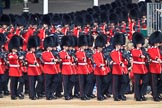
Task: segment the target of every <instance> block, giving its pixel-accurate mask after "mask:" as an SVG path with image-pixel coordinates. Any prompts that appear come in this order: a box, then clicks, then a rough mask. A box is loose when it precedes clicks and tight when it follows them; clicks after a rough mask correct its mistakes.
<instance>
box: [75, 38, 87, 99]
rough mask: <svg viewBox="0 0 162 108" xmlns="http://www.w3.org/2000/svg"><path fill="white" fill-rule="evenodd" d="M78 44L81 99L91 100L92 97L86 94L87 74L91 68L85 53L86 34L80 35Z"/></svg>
mask: <svg viewBox="0 0 162 108" xmlns="http://www.w3.org/2000/svg"><path fill="white" fill-rule="evenodd" d="M78 46H79V49H78V51H77V52H76V57H77V60H78V69H77V73H78V75H79V87H80V99H81V100H89V99H90V98H89V97H88V96H87V94H86V91H87V90H88V88H89V86H88V84H87V76H88V74H89V69H88V64H87V57H86V53H85V49H86V47H87V36H85V35H81V36H79V43H78Z"/></svg>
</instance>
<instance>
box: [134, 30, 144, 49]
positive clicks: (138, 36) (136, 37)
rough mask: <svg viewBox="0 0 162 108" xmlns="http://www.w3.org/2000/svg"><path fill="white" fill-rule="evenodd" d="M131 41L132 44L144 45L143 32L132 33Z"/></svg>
mask: <svg viewBox="0 0 162 108" xmlns="http://www.w3.org/2000/svg"><path fill="white" fill-rule="evenodd" d="M132 42H133V44H134V46H136V44H142V45H144V44H145V40H144V36H143V34H142V33H139V32H135V33H134V34H133V37H132Z"/></svg>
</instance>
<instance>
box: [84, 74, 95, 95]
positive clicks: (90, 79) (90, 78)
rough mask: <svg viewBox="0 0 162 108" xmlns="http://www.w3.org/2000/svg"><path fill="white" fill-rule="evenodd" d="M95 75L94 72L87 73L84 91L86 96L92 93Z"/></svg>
mask: <svg viewBox="0 0 162 108" xmlns="http://www.w3.org/2000/svg"><path fill="white" fill-rule="evenodd" d="M95 80H96V79H95V76H94V73H90V74H88V75H87V86H88V88H87V90H86V91H85V94H86V95H87V96H90V95H92V94H93V88H94V86H95Z"/></svg>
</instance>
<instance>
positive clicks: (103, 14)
mask: <svg viewBox="0 0 162 108" xmlns="http://www.w3.org/2000/svg"><path fill="white" fill-rule="evenodd" d="M104 22H108V16H107V13H106V12H102V13H101V23H104Z"/></svg>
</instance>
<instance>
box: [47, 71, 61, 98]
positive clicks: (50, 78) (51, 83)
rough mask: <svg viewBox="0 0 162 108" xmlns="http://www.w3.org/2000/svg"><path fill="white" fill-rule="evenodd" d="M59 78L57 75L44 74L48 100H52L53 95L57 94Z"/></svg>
mask: <svg viewBox="0 0 162 108" xmlns="http://www.w3.org/2000/svg"><path fill="white" fill-rule="evenodd" d="M57 77H58V76H57V74H44V81H45V92H46V97H47V98H50V97H51V96H52V93H55V92H56V89H57V87H58V82H59V81H58V78H57Z"/></svg>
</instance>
